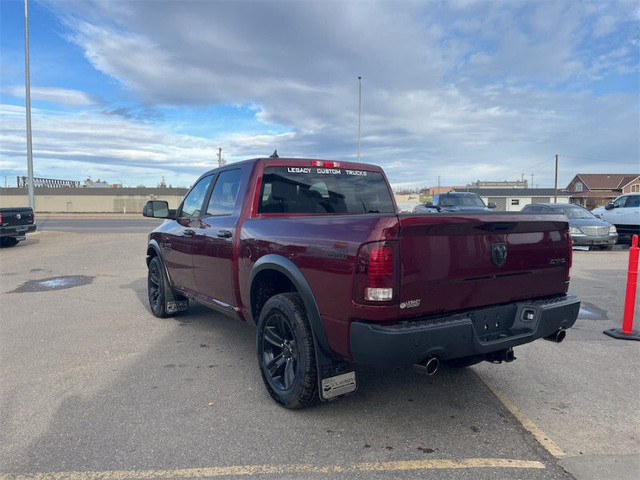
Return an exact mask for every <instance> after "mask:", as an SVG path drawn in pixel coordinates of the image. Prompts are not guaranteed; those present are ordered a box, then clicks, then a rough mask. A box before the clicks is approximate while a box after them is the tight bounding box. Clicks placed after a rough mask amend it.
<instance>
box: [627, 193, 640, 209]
mask: <svg viewBox="0 0 640 480" xmlns="http://www.w3.org/2000/svg"><path fill="white" fill-rule="evenodd" d="M625 207H626V208H634V207H640V195H631V196H630V197H627V203H626V204H625Z"/></svg>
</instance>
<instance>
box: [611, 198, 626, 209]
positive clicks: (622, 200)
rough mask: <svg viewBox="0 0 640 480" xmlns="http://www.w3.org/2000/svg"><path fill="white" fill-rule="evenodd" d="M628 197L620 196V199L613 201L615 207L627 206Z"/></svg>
mask: <svg viewBox="0 0 640 480" xmlns="http://www.w3.org/2000/svg"><path fill="white" fill-rule="evenodd" d="M627 198H628V197H620V198H619V199H617V200H616V201H615V202H613V207H614V208H622V207H625V206H626V205H625V202H626V201H627Z"/></svg>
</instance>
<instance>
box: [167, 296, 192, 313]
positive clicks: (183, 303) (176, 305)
mask: <svg viewBox="0 0 640 480" xmlns="http://www.w3.org/2000/svg"><path fill="white" fill-rule="evenodd" d="M170 295H171V296H172V297H173V294H170ZM188 309H189V301H188V300H177V301H176V300H174V301H167V304H166V305H165V310H166V312H167V313H168V314H174V313H178V312H186V311H187V310H188Z"/></svg>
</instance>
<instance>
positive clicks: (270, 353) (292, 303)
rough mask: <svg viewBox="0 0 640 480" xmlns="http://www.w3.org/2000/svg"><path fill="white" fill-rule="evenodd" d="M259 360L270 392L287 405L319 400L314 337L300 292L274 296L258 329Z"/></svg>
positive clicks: (293, 406)
mask: <svg viewBox="0 0 640 480" xmlns="http://www.w3.org/2000/svg"><path fill="white" fill-rule="evenodd" d="M256 335H257V344H258V345H257V346H258V363H259V365H260V371H261V373H262V378H263V380H264V383H265V385H266V387H267V390H268V391H269V394H270V395H271V396H272V397H273V399H274V400H275V401H276V402H278V403H279V404H281V405H283V406H284V407H286V408H292V409H296V408H304V407H307V406H310V405H313V404H314V403H315V402H316V401H317V400H318V398H319V397H318V388H317V369H316V359H315V350H314V345H313V337H312V334H311V330H310V328H309V323H308V321H307V316H306V311H305V309H304V304H303V303H302V300H301V299H300V297H299V295H298V294H295V293H284V294H280V295H276V296H274V297H272V298H270V299H269V300H268V301H267V303H266V304H265V306H264V308H263V309H262V313H261V315H260V319H259V321H258V328H257V331H256Z"/></svg>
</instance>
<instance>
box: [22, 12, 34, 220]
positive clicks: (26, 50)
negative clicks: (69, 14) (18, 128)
mask: <svg viewBox="0 0 640 480" xmlns="http://www.w3.org/2000/svg"><path fill="white" fill-rule="evenodd" d="M27 1H28V0H24V77H25V80H24V84H25V99H26V114H27V175H28V176H29V207H31V209H33V210H34V211H35V209H36V205H35V203H36V202H35V198H34V193H33V151H32V146H31V145H32V144H31V82H30V79H29V77H30V75H29V9H28V7H27Z"/></svg>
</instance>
